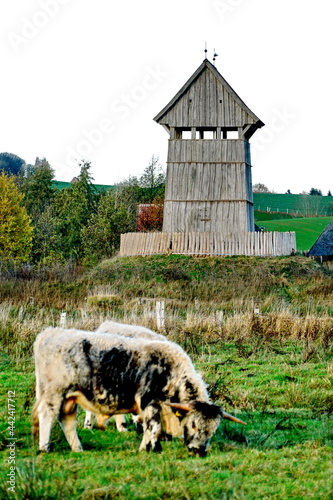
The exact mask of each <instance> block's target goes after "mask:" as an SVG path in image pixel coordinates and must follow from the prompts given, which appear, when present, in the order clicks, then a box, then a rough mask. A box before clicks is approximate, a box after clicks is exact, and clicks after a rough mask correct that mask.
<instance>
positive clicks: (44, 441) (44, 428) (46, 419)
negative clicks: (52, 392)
mask: <svg viewBox="0 0 333 500" xmlns="http://www.w3.org/2000/svg"><path fill="white" fill-rule="evenodd" d="M36 412H37V416H38V422H39V451H46V452H49V451H50V436H51V428H52V424H53V422H54V421H55V419H56V413H57V412H55V411H54V406H53V405H52V404H51V403H50V402H47V401H45V400H44V399H43V398H41V399H40V401H39V403H38V404H37V409H36Z"/></svg>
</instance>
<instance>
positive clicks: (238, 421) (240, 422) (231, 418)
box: [223, 411, 247, 425]
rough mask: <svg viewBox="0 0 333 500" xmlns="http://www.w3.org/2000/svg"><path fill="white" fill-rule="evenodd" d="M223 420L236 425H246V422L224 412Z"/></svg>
mask: <svg viewBox="0 0 333 500" xmlns="http://www.w3.org/2000/svg"><path fill="white" fill-rule="evenodd" d="M223 418H226V419H227V420H232V422H237V423H238V424H243V425H247V424H246V422H243V420H240V419H239V418H237V417H234V416H233V415H230V413H226V412H225V411H224V412H223Z"/></svg>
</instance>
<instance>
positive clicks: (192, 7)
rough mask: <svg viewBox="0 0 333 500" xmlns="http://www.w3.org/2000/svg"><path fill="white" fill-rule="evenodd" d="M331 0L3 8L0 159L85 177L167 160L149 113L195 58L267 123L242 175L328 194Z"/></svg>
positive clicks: (163, 138) (15, 4)
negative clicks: (212, 67) (7, 156)
mask: <svg viewBox="0 0 333 500" xmlns="http://www.w3.org/2000/svg"><path fill="white" fill-rule="evenodd" d="M332 17H333V4H332V2H331V1H330V0H317V1H316V2H314V1H313V0H205V1H204V0H168V1H164V2H161V1H158V0H141V1H138V0H122V1H118V2H115V1H112V0H94V1H93V0H1V3H0V34H1V40H0V61H1V67H2V72H1V75H2V76H1V84H0V85H1V86H0V88H1V92H0V152H11V153H14V154H16V155H18V156H20V157H21V158H23V159H24V160H26V162H28V163H34V161H35V158H36V156H39V157H44V156H45V157H46V158H47V159H48V161H49V162H50V164H51V165H52V166H53V168H54V169H55V172H56V179H57V180H63V181H70V180H71V179H72V178H73V177H74V176H75V175H77V174H78V173H79V167H78V163H77V161H74V158H77V159H78V160H80V159H81V158H85V159H88V160H90V161H91V162H92V169H91V173H92V176H93V177H94V180H95V182H96V183H100V184H114V183H116V182H119V181H121V180H123V179H125V178H127V177H128V176H130V175H140V174H141V173H142V172H143V170H144V168H145V167H146V166H147V165H148V163H149V160H150V158H151V156H152V155H153V154H154V155H155V156H159V158H160V162H161V163H162V164H163V165H165V163H166V155H167V143H168V135H167V133H166V131H165V130H164V129H163V127H161V126H160V125H158V124H156V123H155V122H154V121H153V117H154V116H155V115H156V114H157V113H158V112H159V111H160V110H161V109H162V108H163V107H164V106H165V105H166V104H167V103H168V102H169V101H170V99H171V98H172V97H173V96H174V95H175V94H176V92H178V90H179V89H180V88H181V87H182V85H183V84H184V83H185V82H186V81H187V79H188V78H189V77H190V76H191V75H192V74H193V72H194V71H195V70H196V69H197V67H198V66H199V65H200V64H201V62H202V60H203V59H204V47H205V41H206V42H207V47H208V58H209V59H210V60H212V56H213V50H214V48H215V49H216V52H217V53H218V54H219V56H218V57H217V60H216V67H217V69H218V70H219V71H220V73H221V74H222V75H223V77H224V78H225V79H226V80H227V81H228V83H229V84H230V85H231V86H232V87H233V88H234V90H235V91H236V92H237V93H238V94H239V96H240V97H241V98H242V99H243V101H244V102H245V103H246V104H247V106H248V107H249V108H250V109H251V110H252V111H253V112H254V113H255V114H256V115H257V116H258V117H259V118H260V119H261V120H262V121H263V122H264V123H265V124H266V126H265V127H264V128H263V129H261V130H260V131H258V132H256V134H255V135H254V136H253V137H252V140H251V143H252V164H253V169H252V180H253V184H255V183H257V182H261V183H264V184H266V185H267V186H268V187H269V188H270V189H272V190H274V191H276V192H277V193H284V192H285V191H286V190H287V189H290V190H291V192H292V193H295V194H297V193H300V192H301V191H303V190H304V191H309V190H310V189H311V188H312V187H315V188H317V189H321V190H322V193H323V194H324V195H326V194H327V191H328V190H329V189H330V190H331V191H332V192H333V170H332V164H331V162H332V159H331V149H332V139H331V117H332V111H333V110H332V99H331V95H332V90H333V71H332V68H331V66H332V49H333V44H332V39H333V29H332Z"/></svg>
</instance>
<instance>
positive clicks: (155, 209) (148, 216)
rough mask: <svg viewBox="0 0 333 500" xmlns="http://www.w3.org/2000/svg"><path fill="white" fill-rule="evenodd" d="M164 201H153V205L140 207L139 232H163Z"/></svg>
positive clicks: (158, 199)
mask: <svg viewBox="0 0 333 500" xmlns="http://www.w3.org/2000/svg"><path fill="white" fill-rule="evenodd" d="M163 202H164V199H163V198H162V197H159V198H157V199H156V200H153V203H149V204H141V205H139V213H138V225H137V230H138V231H162V227H163V210H164V203H163Z"/></svg>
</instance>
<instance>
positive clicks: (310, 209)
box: [253, 193, 333, 217]
mask: <svg viewBox="0 0 333 500" xmlns="http://www.w3.org/2000/svg"><path fill="white" fill-rule="evenodd" d="M253 203H254V210H259V211H262V212H283V213H286V214H293V215H298V216H303V217H309V216H313V215H323V216H329V215H333V196H310V195H308V194H275V193H253Z"/></svg>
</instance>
